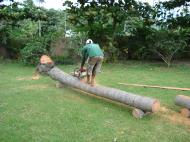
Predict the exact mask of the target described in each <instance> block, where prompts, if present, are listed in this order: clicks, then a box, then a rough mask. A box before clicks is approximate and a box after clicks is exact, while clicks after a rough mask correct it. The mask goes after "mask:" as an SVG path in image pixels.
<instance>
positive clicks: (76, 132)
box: [0, 61, 190, 142]
mask: <svg viewBox="0 0 190 142" xmlns="http://www.w3.org/2000/svg"><path fill="white" fill-rule="evenodd" d="M76 66H77V65H75V66H74V65H72V66H71V65H63V66H59V67H60V68H61V69H62V70H64V71H65V72H68V73H69V72H71V71H73V69H74V68H75V67H76ZM33 72H34V67H25V66H23V65H20V64H17V63H10V62H2V61H1V62H0V142H30V141H35V142H48V141H49V142H54V141H56V142H58V141H60V142H112V141H114V139H115V140H116V141H117V142H189V141H190V119H188V118H183V117H181V116H180V115H179V114H178V113H177V111H178V110H179V109H180V107H178V106H175V105H174V98H175V96H176V95H178V94H182V95H188V96H190V91H176V90H165V89H155V88H143V87H132V86H130V87H129V86H123V85H119V84H118V82H125V83H138V84H147V85H160V86H173V87H190V67H189V66H188V65H179V64H178V65H173V66H172V67H171V68H167V67H166V66H165V65H164V64H161V63H146V62H135V61H130V62H126V63H123V64H104V65H103V67H102V73H101V74H99V75H98V76H97V83H98V84H101V85H104V86H109V87H114V88H118V89H121V90H125V91H127V92H132V93H135V94H139V95H143V96H149V97H153V98H157V99H159V100H160V102H161V106H162V109H161V111H160V112H158V113H155V114H151V115H148V116H146V117H144V118H143V119H140V120H139V119H135V118H134V117H133V116H132V114H131V111H132V108H131V107H129V106H125V105H121V104H117V103H114V102H110V101H108V100H105V99H100V98H97V97H94V96H88V95H86V94H84V93H82V92H77V91H76V90H72V89H71V88H69V87H65V88H56V86H55V81H54V80H52V79H50V78H49V77H48V76H42V77H41V78H40V79H39V80H31V76H32V73H33Z"/></svg>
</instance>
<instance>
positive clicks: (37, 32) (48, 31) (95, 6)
mask: <svg viewBox="0 0 190 142" xmlns="http://www.w3.org/2000/svg"><path fill="white" fill-rule="evenodd" d="M2 1H3V0H1V2H2ZM1 2H0V41H1V42H0V47H1V48H3V49H4V50H5V51H6V54H5V53H4V56H6V57H9V58H13V59H22V60H21V61H26V62H28V64H31V63H36V61H32V62H31V61H30V60H29V61H27V59H24V58H25V57H26V54H27V53H26V54H25V53H24V52H25V51H32V49H36V48H37V47H36V42H38V41H36V42H34V41H35V40H36V39H38V38H39V39H40V40H42V41H43V43H41V44H44V45H40V46H39V51H41V48H44V49H43V51H46V53H48V54H49V55H52V56H54V57H55V59H57V60H58V62H63V61H62V60H63V59H64V60H67V59H68V60H73V61H74V60H77V59H78V57H79V48H81V47H82V46H83V45H84V43H85V40H86V39H87V38H91V39H93V41H94V42H97V43H99V44H100V46H101V47H102V48H103V50H104V53H105V61H108V62H110V61H111V62H114V61H116V60H118V59H119V60H126V59H162V60H164V61H165V62H166V63H167V64H168V65H169V64H170V62H171V60H172V59H173V58H179V59H181V58H189V57H190V54H189V53H190V47H189V45H190V28H189V25H190V23H189V22H190V19H189V17H190V6H189V0H180V1H179V0H174V1H166V2H160V3H157V4H156V5H155V6H150V5H149V4H148V3H141V2H136V1H135V0H124V1H123V0H112V1H106V0H105V1H88V0H87V1H86V0H85V1H84V0H80V1H77V3H72V2H71V1H66V2H65V3H64V4H63V5H65V6H67V9H66V10H53V9H45V8H43V7H40V6H36V5H35V4H34V2H33V1H32V0H25V1H24V2H23V3H18V2H14V1H12V2H10V5H4V4H2V3H1ZM43 2H44V1H43V0H42V1H39V5H40V3H43ZM163 31H165V32H163ZM67 32H68V33H69V34H70V35H69V36H68V35H67V34H68V33H67ZM162 34H163V35H162ZM166 34H167V37H166ZM170 35H172V36H170ZM158 36H159V37H162V38H165V37H166V38H165V39H160V38H158ZM167 41H168V42H167ZM60 42H62V43H61V44H60ZM171 43H172V44H171ZM28 44H30V47H31V48H32V49H28V48H29V46H28ZM32 44H34V47H32V46H33V45H32ZM58 45H59V49H62V48H64V49H63V51H62V53H59V52H60V51H59V50H58V51H56V50H57V46H58ZM158 45H159V46H158ZM169 45H170V47H167V46H169ZM24 48H26V49H24ZM162 48H163V49H162ZM155 49H156V50H155ZM158 49H159V50H158ZM178 49H180V50H178ZM37 50H38V49H37ZM21 51H22V52H21ZM55 51H56V52H55ZM160 51H162V53H161V52H160ZM173 51H175V52H174V53H175V54H173ZM179 51H180V52H179ZM40 53H42V52H40ZM55 53H59V57H56V56H58V55H56V54H55ZM160 53H161V54H162V56H160ZM1 54H2V53H1ZM60 54H62V55H60ZM31 55H32V54H31ZM171 55H172V57H171ZM166 56H167V57H166ZM163 57H164V58H163ZM35 58H36V57H33V58H32V60H33V59H35ZM166 58H167V59H166ZM59 59H60V60H59ZM166 60H167V61H166Z"/></svg>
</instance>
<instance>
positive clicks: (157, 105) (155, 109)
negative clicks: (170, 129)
mask: <svg viewBox="0 0 190 142" xmlns="http://www.w3.org/2000/svg"><path fill="white" fill-rule="evenodd" d="M159 110H160V102H159V101H158V100H156V101H155V102H154V103H153V105H152V112H158V111H159Z"/></svg>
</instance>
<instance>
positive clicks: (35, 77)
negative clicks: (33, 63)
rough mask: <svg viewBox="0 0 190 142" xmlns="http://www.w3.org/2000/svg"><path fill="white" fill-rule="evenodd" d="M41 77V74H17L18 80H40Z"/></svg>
mask: <svg viewBox="0 0 190 142" xmlns="http://www.w3.org/2000/svg"><path fill="white" fill-rule="evenodd" d="M39 78H40V76H39V75H35V76H17V77H16V80H18V81H29V80H38V79H39Z"/></svg>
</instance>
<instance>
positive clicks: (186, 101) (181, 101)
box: [175, 95, 190, 109]
mask: <svg viewBox="0 0 190 142" xmlns="http://www.w3.org/2000/svg"><path fill="white" fill-rule="evenodd" d="M175 104H176V105H179V106H182V107H185V108H187V109H190V97H188V96H184V95H177V96H176V98H175Z"/></svg>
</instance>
